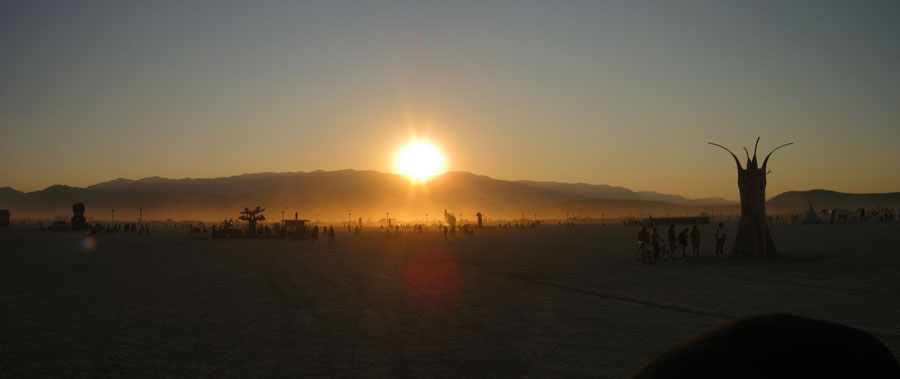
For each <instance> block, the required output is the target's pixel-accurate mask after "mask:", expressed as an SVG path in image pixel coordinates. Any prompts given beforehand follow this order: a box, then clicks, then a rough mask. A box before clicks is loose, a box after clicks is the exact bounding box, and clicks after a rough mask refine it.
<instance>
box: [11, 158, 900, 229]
mask: <svg viewBox="0 0 900 379" xmlns="http://www.w3.org/2000/svg"><path fill="white" fill-rule="evenodd" d="M825 192H827V193H818V192H816V193H814V194H812V195H810V196H804V195H803V194H804V192H788V193H785V194H782V195H779V196H776V197H775V198H773V199H772V200H771V201H770V204H772V205H773V206H775V205H777V206H778V207H793V208H790V209H804V208H806V207H808V202H809V201H813V202H814V204H816V205H815V206H816V207H817V208H819V207H820V206H822V207H824V206H827V205H828V204H825V202H824V201H822V199H828V201H832V200H834V201H838V200H839V201H838V203H839V204H844V203H845V202H846V203H848V204H849V203H853V202H859V203H863V199H866V200H865V201H866V202H865V204H869V202H868V201H869V200H871V201H872V202H875V203H878V202H890V201H893V200H892V199H896V198H898V196H897V195H898V194H880V195H879V196H881V197H877V196H876V197H873V196H870V195H850V194H840V193H837V192H828V191H825ZM835 194H837V195H835ZM841 195H844V196H843V197H842V196H841ZM848 196H849V197H848ZM854 196H856V197H854ZM76 202H83V203H84V204H85V205H86V208H87V214H88V216H89V217H91V216H93V217H94V218H95V219H97V220H108V219H109V217H111V213H112V212H111V210H112V209H114V208H115V209H117V213H116V218H117V219H120V220H134V219H137V213H138V209H139V208H142V209H143V215H144V218H145V219H155V220H164V219H175V220H181V219H195V220H196V219H200V220H216V219H222V218H225V217H236V216H237V214H238V212H239V210H241V209H243V208H244V207H255V206H257V205H259V206H262V207H263V208H267V209H268V211H267V212H266V214H267V215H268V217H269V218H270V219H279V218H280V217H281V212H282V211H283V212H285V217H288V218H291V217H293V214H294V213H295V212H296V213H298V216H300V217H301V218H308V219H314V218H320V219H322V220H346V219H348V218H350V219H353V220H356V219H357V218H360V217H361V218H363V219H364V220H371V221H377V220H379V219H383V218H385V217H391V218H400V219H405V220H421V219H424V218H425V214H426V213H427V214H428V217H429V220H435V219H440V218H442V214H443V211H444V210H445V209H446V210H448V211H450V212H452V213H456V214H463V217H464V218H467V219H471V218H473V215H474V214H475V213H476V212H482V213H484V214H485V215H486V216H487V217H489V218H491V217H493V218H505V219H509V218H518V217H522V216H523V215H524V216H525V217H528V218H531V217H533V216H534V215H535V214H536V215H537V216H538V217H539V218H557V219H558V218H563V217H565V214H566V213H569V214H570V215H578V216H584V217H601V216H605V217H609V218H615V217H622V216H627V215H632V216H639V215H641V214H643V215H647V214H654V215H657V216H663V215H667V214H668V215H688V214H699V213H701V212H710V211H712V212H716V213H719V212H722V213H737V212H738V211H739V207H738V205H737V204H736V203H735V202H733V201H728V200H726V199H722V198H704V199H687V198H684V197H682V196H678V195H668V194H661V193H657V192H650V191H632V190H630V189H628V188H624V187H616V186H608V185H595V184H586V183H558V182H541V181H526V180H520V181H508V180H500V179H493V178H490V177H487V176H483V175H476V174H472V173H469V172H447V173H444V174H442V175H438V176H435V177H433V178H431V179H430V180H429V181H428V183H427V185H421V184H412V185H411V183H410V181H409V179H408V178H407V177H405V176H402V175H397V174H389V173H381V172H377V171H359V170H340V171H321V170H320V171H313V172H289V173H255V174H244V175H237V176H229V177H221V178H207V179H192V178H185V179H167V178H161V177H148V178H143V179H139V180H132V179H123V178H119V179H115V180H111V181H107V182H103V183H98V184H95V185H91V186H88V187H86V188H78V187H69V186H64V185H53V186H50V187H47V188H45V189H44V190H40V191H34V192H28V193H24V192H20V191H16V190H14V189H12V188H9V187H4V188H0V208H8V209H10V211H11V212H12V214H13V217H64V218H68V217H70V215H71V206H72V204H74V203H76ZM820 203H821V204H820ZM881 205H887V204H881ZM348 213H350V215H348ZM388 213H389V215H388Z"/></svg>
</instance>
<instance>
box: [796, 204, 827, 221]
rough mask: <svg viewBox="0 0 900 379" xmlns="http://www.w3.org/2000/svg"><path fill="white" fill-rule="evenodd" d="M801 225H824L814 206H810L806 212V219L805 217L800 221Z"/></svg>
mask: <svg viewBox="0 0 900 379" xmlns="http://www.w3.org/2000/svg"><path fill="white" fill-rule="evenodd" d="M800 223H801V224H812V225H815V224H821V223H822V219H821V218H819V215H818V214H816V210H815V209H813V206H812V204H810V205H809V210H808V211H806V217H804V218H803V220H801V221H800Z"/></svg>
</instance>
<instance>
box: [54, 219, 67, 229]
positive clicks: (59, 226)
mask: <svg viewBox="0 0 900 379" xmlns="http://www.w3.org/2000/svg"><path fill="white" fill-rule="evenodd" d="M50 230H69V225H68V224H66V222H65V221H63V220H56V221H53V225H50Z"/></svg>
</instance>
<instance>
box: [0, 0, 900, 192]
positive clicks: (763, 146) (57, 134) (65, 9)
mask: <svg viewBox="0 0 900 379" xmlns="http://www.w3.org/2000/svg"><path fill="white" fill-rule="evenodd" d="M898 46H900V2H896V1H884V2H867V1H838V2H831V1H752V2H747V1H715V2H712V1H710V2H697V1H678V2H674V1H673V2H658V1H656V2H648V1H622V2H615V1H584V2H580V1H578V2H576V1H573V2H566V1H558V2H549V1H539V2H530V1H513V2H505V1H472V2H466V1H452V2H451V1H434V2H431V1H409V2H378V1H363V2H357V1H322V2H314V1H310V2H293V1H291V2H288V1H285V2H281V1H278V2H263V1H253V2H250V1H245V2H227V1H171V2H170V1H151V2H131V1H109V2H91V1H78V2H58V1H46V2H45V1H21V2H20V1H3V2H2V3H0V47H2V53H0V54H2V59H0V162H2V164H0V187H4V186H10V187H13V188H16V189H18V190H22V191H33V190H39V189H42V188H44V187H47V186H49V185H53V184H66V185H72V186H86V185H90V184H94V183H98V182H102V181H106V180H110V179H115V178H118V177H125V178H131V179H138V178H142V177H148V176H162V177H170V178H183V177H194V178H197V177H217V176H228V175H237V174H242V173H249V172H285V171H313V170H318V169H323V170H340V169H348V168H349V169H371V170H378V171H385V172H394V171H396V168H395V164H394V157H395V155H396V152H397V151H398V150H399V149H400V148H401V147H402V146H403V145H404V144H406V143H408V142H409V141H410V139H411V138H419V139H427V140H428V141H430V142H431V143H433V144H435V145H436V146H437V147H438V148H439V149H441V150H442V151H443V152H444V154H445V161H446V167H445V168H446V169H447V170H452V171H470V172H474V173H477V174H483V175H488V176H491V177H495V178H499V179H531V180H550V181H562V182H586V183H593V184H610V185H619V186H625V187H628V188H631V189H633V190H653V191H658V192H663V193H675V194H681V195H684V196H688V197H707V196H722V197H725V198H728V199H737V198H738V189H737V185H736V181H737V177H736V171H735V168H734V161H733V160H732V159H731V157H730V156H728V154H727V153H726V152H725V151H723V150H721V149H718V148H715V147H713V146H710V145H707V142H708V141H713V142H717V143H720V144H723V145H725V146H728V147H730V148H731V149H732V150H733V151H734V152H735V153H736V154H739V156H742V155H743V150H742V149H741V147H742V146H748V147H749V148H750V150H751V152H752V145H753V143H754V141H755V140H756V138H757V137H762V140H761V141H760V148H759V150H760V154H761V155H763V154H766V153H768V152H769V150H771V149H772V148H773V147H775V146H777V145H780V144H782V143H785V142H794V143H795V145H793V146H789V147H787V148H784V149H781V150H779V151H778V152H777V153H775V154H774V155H773V157H772V159H771V160H770V162H769V166H770V168H771V169H772V170H773V172H772V173H771V174H770V176H769V178H768V195H769V196H773V195H775V194H777V193H780V192H783V191H788V190H805V189H813V188H825V189H832V190H838V191H845V192H896V191H900V175H898V174H897V173H898V172H900V48H898Z"/></svg>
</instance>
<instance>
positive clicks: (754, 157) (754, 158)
mask: <svg viewBox="0 0 900 379" xmlns="http://www.w3.org/2000/svg"><path fill="white" fill-rule="evenodd" d="M759 138H760V137H756V144H755V145H753V160H754V161H755V160H756V148H757V147H759Z"/></svg>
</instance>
